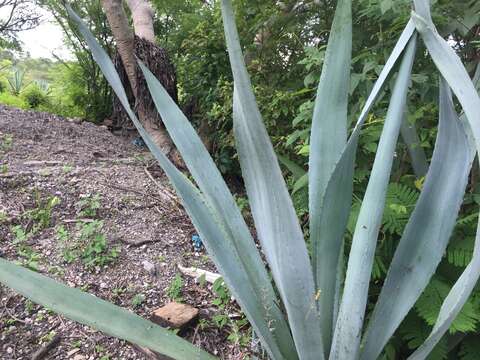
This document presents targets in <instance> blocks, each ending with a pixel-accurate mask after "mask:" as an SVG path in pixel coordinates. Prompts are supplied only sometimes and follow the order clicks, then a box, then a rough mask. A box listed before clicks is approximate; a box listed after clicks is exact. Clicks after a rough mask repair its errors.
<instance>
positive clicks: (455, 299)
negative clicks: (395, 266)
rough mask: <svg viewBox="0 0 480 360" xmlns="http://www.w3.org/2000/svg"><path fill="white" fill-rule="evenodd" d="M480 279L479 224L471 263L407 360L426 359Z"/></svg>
mask: <svg viewBox="0 0 480 360" xmlns="http://www.w3.org/2000/svg"><path fill="white" fill-rule="evenodd" d="M479 278H480V222H479V224H478V227H477V236H476V239H475V247H474V250H473V257H472V261H471V262H470V263H469V264H468V265H467V267H466V268H465V270H464V272H463V273H462V275H461V276H460V278H459V279H458V280H457V282H456V283H455V285H453V287H452V289H451V290H450V292H449V293H448V295H447V297H446V298H445V300H444V302H443V304H442V307H441V308H440V313H439V314H438V318H437V322H436V323H435V326H434V327H433V330H432V332H431V333H430V335H429V336H428V338H427V340H425V342H424V343H423V344H422V345H421V346H420V347H419V348H418V349H417V350H416V351H415V352H414V353H413V354H412V355H411V356H410V357H409V358H408V360H423V359H426V358H427V356H428V355H429V354H430V352H431V351H432V350H433V348H434V347H435V345H436V344H437V343H438V342H439V341H440V339H441V338H442V336H443V335H444V334H445V333H446V332H447V330H448V329H449V327H450V325H451V324H452V322H453V320H455V318H456V317H457V315H458V314H459V313H460V311H461V310H462V308H463V305H465V303H466V302H467V300H468V298H469V297H470V294H471V293H472V291H473V288H474V287H475V284H476V283H477V282H478V279H479Z"/></svg>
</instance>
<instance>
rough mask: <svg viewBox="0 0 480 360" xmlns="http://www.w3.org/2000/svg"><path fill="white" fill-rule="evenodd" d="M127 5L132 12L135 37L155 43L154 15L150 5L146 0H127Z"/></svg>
mask: <svg viewBox="0 0 480 360" xmlns="http://www.w3.org/2000/svg"><path fill="white" fill-rule="evenodd" d="M127 5H128V7H129V8H130V11H131V12H132V18H133V28H134V29H135V35H137V36H138V37H140V38H142V39H145V40H148V41H150V42H152V43H155V33H154V30H153V16H154V15H155V14H154V12H153V9H152V7H151V5H150V3H149V2H148V1H146V0H127Z"/></svg>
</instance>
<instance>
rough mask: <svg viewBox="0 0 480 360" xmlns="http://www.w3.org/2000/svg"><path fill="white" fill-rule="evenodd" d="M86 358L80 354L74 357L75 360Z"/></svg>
mask: <svg viewBox="0 0 480 360" xmlns="http://www.w3.org/2000/svg"><path fill="white" fill-rule="evenodd" d="M85 359H86V357H85V356H83V355H80V354H77V355H75V356H74V357H73V360H85Z"/></svg>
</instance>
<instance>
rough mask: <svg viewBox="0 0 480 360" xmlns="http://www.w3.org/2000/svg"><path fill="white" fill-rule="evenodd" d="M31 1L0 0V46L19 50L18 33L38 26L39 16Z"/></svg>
mask: <svg viewBox="0 0 480 360" xmlns="http://www.w3.org/2000/svg"><path fill="white" fill-rule="evenodd" d="M33 5H34V1H32V0H0V11H2V12H3V13H4V17H3V18H2V19H0V46H1V47H7V48H12V49H16V50H19V49H20V43H19V40H18V33H19V32H21V31H25V30H30V29H33V28H35V27H36V26H38V24H39V23H40V19H41V16H40V14H39V13H38V12H37V11H36V10H35V7H34V6H33Z"/></svg>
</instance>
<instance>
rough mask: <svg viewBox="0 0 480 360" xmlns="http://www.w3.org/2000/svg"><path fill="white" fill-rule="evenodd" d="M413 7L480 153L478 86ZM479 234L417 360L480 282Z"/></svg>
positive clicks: (424, 12) (419, 6)
mask: <svg viewBox="0 0 480 360" xmlns="http://www.w3.org/2000/svg"><path fill="white" fill-rule="evenodd" d="M414 4H415V10H416V11H417V13H418V14H417V13H415V12H413V13H412V18H413V20H414V22H415V26H416V28H417V30H418V32H419V33H420V34H421V36H422V39H423V41H424V43H425V45H426V47H427V50H428V52H429V53H430V56H431V57H432V60H433V62H434V63H435V65H436V67H437V69H438V70H439V71H440V73H441V74H442V76H443V78H444V79H445V80H446V81H447V83H448V85H449V86H450V87H451V89H452V90H453V92H454V94H455V95H456V96H457V99H458V101H459V102H460V104H461V105H462V108H463V110H464V112H465V116H466V119H467V121H468V123H469V125H470V129H471V132H472V135H473V138H474V140H475V144H476V150H477V152H478V151H479V150H480V112H479V111H478V109H480V97H479V96H478V93H477V92H476V89H475V86H474V85H473V83H472V82H471V80H470V78H469V76H468V73H467V71H466V70H465V68H464V66H463V64H462V62H461V60H460V58H459V57H458V56H457V54H455V51H454V50H453V49H452V48H451V47H450V46H449V45H448V43H447V42H446V41H445V40H444V39H443V38H442V37H441V36H440V35H439V34H438V32H437V31H436V29H435V26H434V24H433V21H432V19H431V16H430V3H429V1H428V0H414ZM477 74H478V72H477ZM479 231H480V229H477V237H476V242H475V252H474V254H475V255H477V256H474V258H472V261H471V262H470V264H469V265H468V266H467V268H466V269H465V271H464V272H463V274H462V276H461V277H460V278H459V280H458V281H457V283H455V285H454V286H453V288H452V290H451V291H450V293H449V295H448V296H447V298H446V299H445V301H444V303H443V305H442V308H441V311H440V314H439V317H438V319H437V323H436V324H435V326H434V330H433V332H432V333H431V334H430V336H429V338H428V339H427V340H426V343H425V344H424V345H422V346H421V347H420V348H419V350H418V352H417V353H416V354H415V356H416V358H417V359H423V358H425V356H426V353H427V351H428V349H429V348H431V347H433V346H434V345H435V344H436V343H437V342H438V341H439V339H440V338H441V336H442V335H443V334H444V333H445V331H446V330H447V329H448V326H449V325H450V323H451V321H453V319H454V318H455V316H456V315H457V314H458V312H459V311H460V309H461V308H462V307H463V305H464V304H465V302H466V301H467V299H468V296H469V295H470V293H471V291H472V289H473V287H474V286H475V284H476V282H477V281H478V272H479V271H480V270H479V268H480V264H479V262H480V259H479V258H480V255H479V253H480V251H478V247H480V244H479V238H480V234H479Z"/></svg>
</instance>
